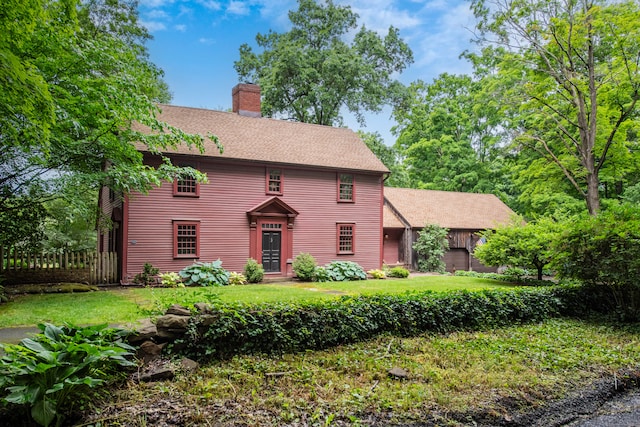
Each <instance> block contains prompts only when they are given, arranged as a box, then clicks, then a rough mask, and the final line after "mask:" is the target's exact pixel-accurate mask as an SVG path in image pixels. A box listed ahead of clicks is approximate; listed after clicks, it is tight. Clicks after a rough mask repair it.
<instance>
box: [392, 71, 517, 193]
mask: <svg viewBox="0 0 640 427" xmlns="http://www.w3.org/2000/svg"><path fill="white" fill-rule="evenodd" d="M483 85H484V82H483V81H482V80H480V79H475V78H473V77H471V76H467V75H451V74H446V73H445V74H442V75H440V76H438V78H436V79H434V81H433V82H432V83H431V84H426V83H425V82H422V81H416V82H414V83H412V84H411V85H410V86H409V89H408V96H406V97H405V99H404V101H403V102H402V103H401V104H399V105H398V106H396V108H395V109H394V113H393V115H394V118H395V120H396V122H397V125H396V126H395V127H394V132H395V133H396V134H397V135H398V140H397V141H396V145H395V147H396V149H397V150H398V151H399V152H400V153H401V154H402V156H403V158H404V162H405V165H406V169H407V173H408V175H409V181H410V183H411V186H413V187H418V188H427V189H433V190H448V191H463V192H490V193H497V194H504V186H503V185H502V183H503V181H504V180H503V177H502V159H501V155H500V154H501V153H500V151H499V149H498V148H499V147H500V145H501V144H502V140H503V135H501V127H500V126H499V124H500V121H499V118H498V116H497V111H498V105H496V103H495V100H494V99H493V98H492V97H490V96H486V98H483V96H485V95H486V92H483Z"/></svg>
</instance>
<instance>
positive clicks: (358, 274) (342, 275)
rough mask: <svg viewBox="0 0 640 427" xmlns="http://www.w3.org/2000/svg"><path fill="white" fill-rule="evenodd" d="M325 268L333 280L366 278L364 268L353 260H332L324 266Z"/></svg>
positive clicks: (343, 280)
mask: <svg viewBox="0 0 640 427" xmlns="http://www.w3.org/2000/svg"><path fill="white" fill-rule="evenodd" d="M325 270H326V272H327V274H328V275H329V277H330V278H331V280H332V281H334V282H347V281H350V280H366V278H367V273H365V271H364V269H363V268H362V267H361V266H360V265H359V264H358V263H356V262H353V261H332V262H330V263H329V264H327V265H326V266H325Z"/></svg>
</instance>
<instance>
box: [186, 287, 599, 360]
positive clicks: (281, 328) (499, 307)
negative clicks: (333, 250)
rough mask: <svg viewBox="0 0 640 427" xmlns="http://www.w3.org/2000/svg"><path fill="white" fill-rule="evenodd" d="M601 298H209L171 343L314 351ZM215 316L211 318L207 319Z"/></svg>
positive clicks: (233, 350)
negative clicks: (256, 301) (207, 309)
mask: <svg viewBox="0 0 640 427" xmlns="http://www.w3.org/2000/svg"><path fill="white" fill-rule="evenodd" d="M602 304H603V300H601V299H600V298H598V297H597V296H596V297H594V296H593V295H592V294H590V290H588V289H585V288H584V287H580V286H556V287H541V288H520V289H508V290H503V289H493V290H481V291H473V292H471V291H456V292H433V291H429V292H418V293H407V294H402V295H380V294H378V295H368V296H355V297H352V296H345V297H341V298H339V299H331V300H326V301H325V300H323V301H316V302H304V303H272V304H260V305H247V304H244V305H240V304H238V305H230V304H216V305H215V306H214V307H213V314H207V315H200V316H194V317H193V318H192V319H191V323H190V329H189V332H188V333H187V335H186V336H185V338H183V339H182V340H181V341H179V343H178V344H179V345H177V346H175V347H174V348H179V349H181V350H180V351H181V352H183V353H185V354H186V355H188V356H190V357H193V358H198V359H212V358H215V359H220V358H227V357H232V356H233V355H235V354H246V353H269V354H278V353H285V352H295V351H304V350H317V349H323V348H328V347H332V346H336V345H342V344H348V343H353V342H357V341H362V340H366V339H370V338H373V337H375V336H377V335H379V334H383V333H391V334H395V335H398V336H416V335H418V334H422V333H425V332H437V333H449V332H453V331H458V330H478V329H483V328H495V327H501V326H505V325H510V324H518V323H523V322H536V321H542V320H545V319H548V318H552V317H556V316H561V315H573V316H585V315H586V314H588V313H591V312H594V311H599V310H600V309H601V307H602ZM214 319H215V321H212V320H214Z"/></svg>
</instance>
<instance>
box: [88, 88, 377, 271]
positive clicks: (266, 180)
mask: <svg viewBox="0 0 640 427" xmlns="http://www.w3.org/2000/svg"><path fill="white" fill-rule="evenodd" d="M232 96H233V112H222V111H212V110H204V109H197V108H187V107H177V106H172V105H162V106H161V109H162V113H161V114H160V116H159V118H160V120H162V121H164V122H167V123H169V124H171V125H173V126H176V127H178V128H180V129H182V130H184V131H185V132H188V133H193V134H201V135H206V134H207V132H211V133H213V134H215V135H216V136H217V137H218V138H219V141H220V143H221V144H222V145H223V147H224V152H223V153H222V154H221V153H220V152H219V151H218V149H217V147H215V145H214V144H213V143H210V144H211V145H210V146H207V147H206V150H205V153H204V154H200V153H199V152H196V151H190V150H189V149H188V148H187V147H182V148H179V149H178V150H176V151H174V152H168V153H165V154H166V155H167V156H169V157H170V158H171V159H172V162H173V163H174V164H177V165H188V166H192V167H195V168H197V169H198V170H200V171H202V172H205V173H206V174H207V176H208V180H209V182H208V183H206V184H198V183H196V182H195V181H193V180H189V179H187V180H180V181H177V182H173V183H165V184H163V185H162V186H161V187H159V188H156V189H154V190H152V191H151V192H150V193H149V194H148V195H141V194H131V195H128V196H126V197H124V199H123V200H122V198H118V197H115V196H114V194H113V193H112V192H110V191H109V189H103V191H102V192H101V194H100V205H101V207H102V209H103V212H104V213H105V215H107V216H108V217H110V218H111V220H112V224H113V227H112V228H111V230H110V231H108V232H104V233H103V234H102V235H101V236H100V238H99V245H100V248H99V249H100V250H101V251H114V252H117V253H118V264H119V266H118V270H119V276H120V278H121V279H122V280H123V281H127V280H129V279H130V278H131V277H133V276H134V275H135V274H137V273H140V272H141V271H142V268H143V265H144V264H145V263H147V262H149V263H151V264H153V266H154V267H158V268H159V269H160V271H162V272H168V271H179V270H181V269H182V268H183V267H185V266H187V265H190V264H192V263H193V262H194V261H196V260H199V261H205V262H208V261H213V260H216V259H218V258H219V259H221V260H222V261H223V267H224V268H226V269H227V270H230V271H238V272H241V271H242V270H243V268H244V265H245V263H246V262H247V259H248V258H250V257H251V258H254V259H256V260H258V262H261V263H262V264H263V266H264V268H265V273H267V274H270V275H274V276H292V275H293V272H292V268H291V263H292V260H293V258H294V257H295V256H296V255H297V254H299V253H301V252H308V253H311V254H312V255H313V256H314V257H315V258H316V260H317V262H318V264H319V265H322V264H325V263H328V262H330V261H333V260H348V261H354V262H357V263H358V264H360V265H361V266H362V267H363V268H365V270H368V269H372V268H380V267H381V265H382V251H383V249H382V209H383V205H384V202H383V197H384V196H383V180H384V178H385V176H386V175H387V174H388V173H389V171H388V169H387V168H386V167H385V166H384V165H383V164H382V163H381V162H380V161H379V160H378V158H377V157H376V156H375V155H374V154H373V153H372V152H371V151H370V150H369V149H368V148H367V146H366V145H365V144H364V142H362V140H361V139H360V138H359V137H358V135H357V134H356V133H354V132H353V131H351V130H349V129H346V128H334V127H328V126H320V125H313V124H306V123H298V122H290V121H284V120H274V119H269V118H263V117H261V115H260V88H259V87H258V86H256V85H251V84H240V85H237V86H236V87H235V88H234V89H233V92H232ZM143 154H144V158H145V162H146V163H148V164H150V165H154V164H157V163H158V162H159V159H158V158H157V156H155V157H154V156H153V155H151V154H150V153H143Z"/></svg>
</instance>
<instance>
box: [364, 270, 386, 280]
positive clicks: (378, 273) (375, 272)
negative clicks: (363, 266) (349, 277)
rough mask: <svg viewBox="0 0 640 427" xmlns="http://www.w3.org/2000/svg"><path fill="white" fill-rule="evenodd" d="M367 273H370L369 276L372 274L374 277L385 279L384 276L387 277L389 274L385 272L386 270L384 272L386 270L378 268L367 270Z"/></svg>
mask: <svg viewBox="0 0 640 427" xmlns="http://www.w3.org/2000/svg"><path fill="white" fill-rule="evenodd" d="M367 274H368V275H369V276H371V277H372V278H374V279H384V278H386V277H387V275H386V274H385V272H384V271H382V270H378V269H376V270H369V271H367Z"/></svg>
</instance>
